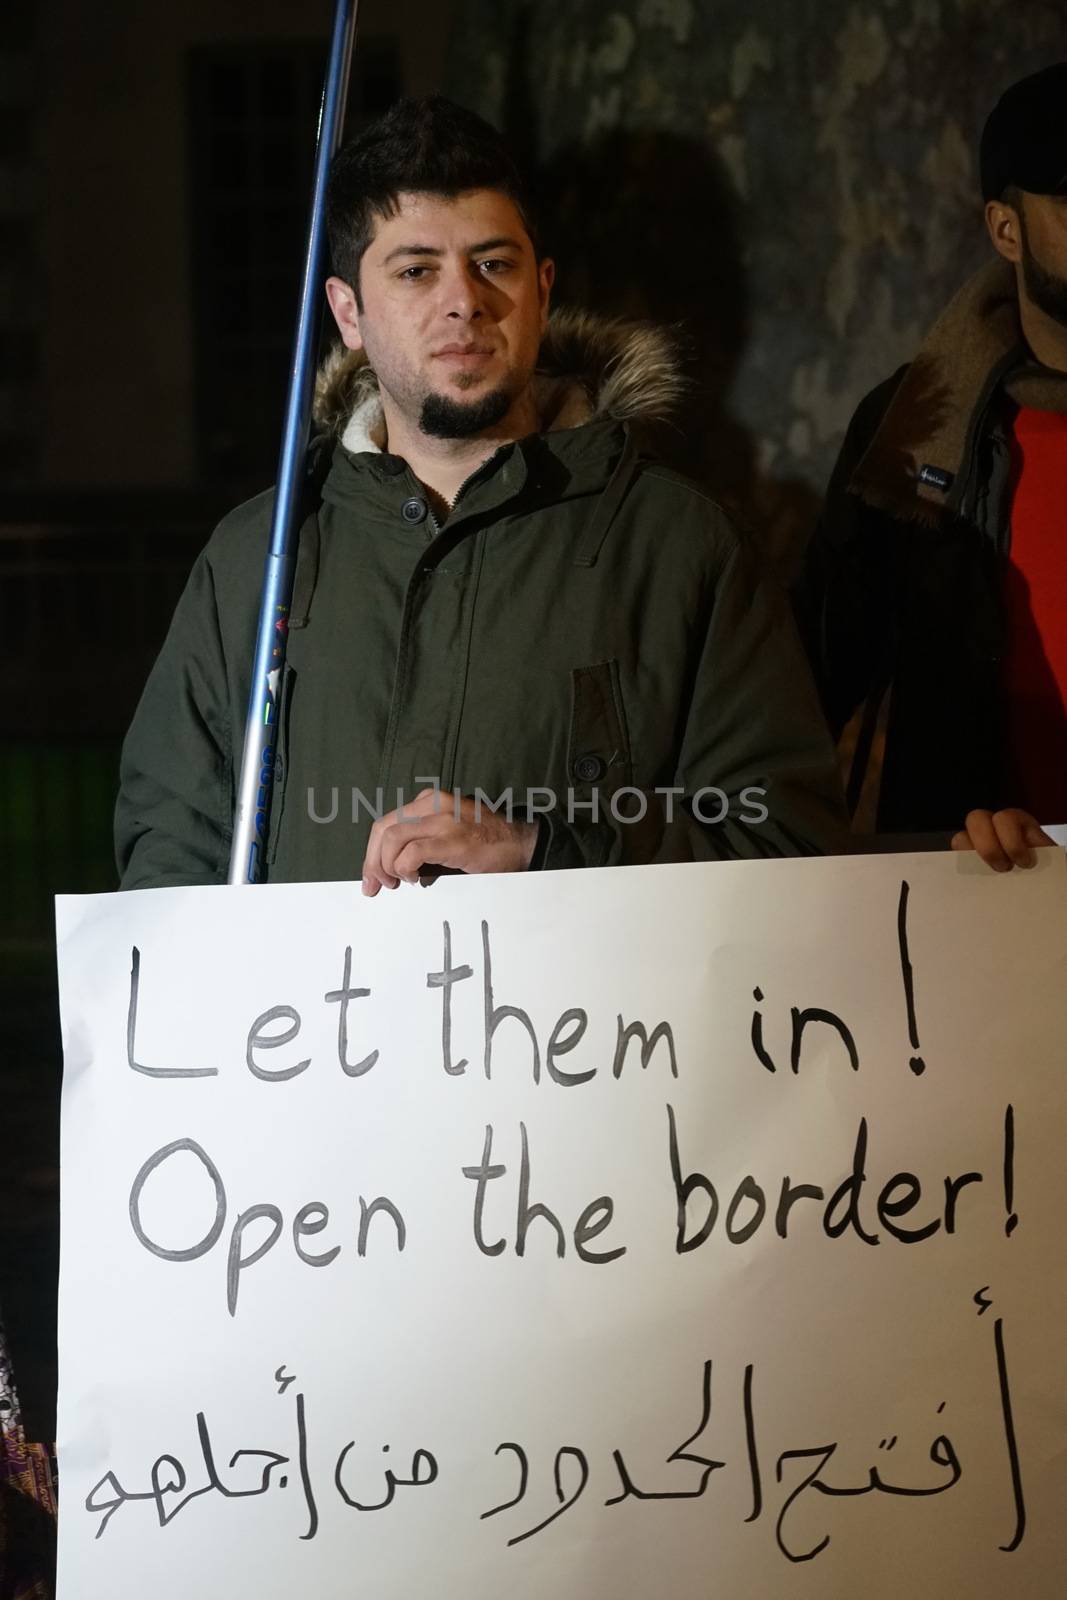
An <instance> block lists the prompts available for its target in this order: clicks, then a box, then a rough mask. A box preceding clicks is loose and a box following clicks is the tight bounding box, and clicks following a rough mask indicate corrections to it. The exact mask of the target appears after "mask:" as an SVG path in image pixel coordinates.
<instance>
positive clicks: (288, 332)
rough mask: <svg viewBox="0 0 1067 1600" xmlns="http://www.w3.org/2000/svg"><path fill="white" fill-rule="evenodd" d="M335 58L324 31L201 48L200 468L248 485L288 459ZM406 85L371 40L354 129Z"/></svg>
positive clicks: (209, 475) (197, 197) (196, 173)
mask: <svg viewBox="0 0 1067 1600" xmlns="http://www.w3.org/2000/svg"><path fill="white" fill-rule="evenodd" d="M325 64H326V47H325V45H324V43H323V42H322V41H321V40H315V41H308V40H291V41H277V40H275V41H271V42H269V43H264V44H261V45H258V46H249V45H247V44H242V45H240V46H237V45H233V46H230V45H224V46H215V45H212V46H207V47H203V48H198V49H196V50H195V51H193V53H192V56H191V61H190V75H189V87H190V119H189V120H190V127H191V130H192V151H191V168H192V170H191V184H190V203H191V207H192V226H191V239H192V252H193V255H192V268H193V308H194V326H195V336H196V393H197V438H198V446H199V463H200V471H201V475H202V477H203V478H204V479H206V480H207V481H208V482H211V483H217V484H226V485H227V486H229V487H231V488H232V489H233V490H234V491H235V492H239V493H240V492H246V491H247V492H252V491H254V490H256V489H259V488H262V487H263V486H264V485H265V484H267V483H269V482H270V481H271V479H272V478H273V476H274V471H275V466H276V462H277V454H278V442H279V436H280V431H281V423H282V414H283V410H284V405H285V390H286V382H287V378H288V366H289V359H290V353H291V346H292V340H293V333H294V329H295V325H296V311H297V294H298V292H299V284H300V271H301V267H302V265H303V256H304V249H305V242H306V241H305V235H306V230H307V222H308V206H309V203H310V197H311V179H312V170H313V162H314V154H315V134H316V130H317V126H318V116H319V104H320V100H321V97H322V81H323V74H324V71H325ZM400 92H401V90H400V68H399V52H398V50H397V46H396V42H395V40H393V39H388V38H383V39H379V40H375V39H374V38H371V39H363V38H361V39H360V42H359V49H358V51H357V52H356V56H355V61H354V65H353V77H352V83H351V86H350V90H349V96H348V120H347V132H348V134H349V135H350V134H351V133H352V132H353V131H355V130H356V129H357V128H358V127H359V125H360V124H361V123H362V122H363V121H365V120H366V119H367V117H368V116H373V115H376V114H377V113H378V112H379V111H381V110H382V109H383V108H384V107H385V106H386V105H388V104H389V103H390V102H391V101H392V100H394V99H395V98H396V97H397V96H398V95H399V93H400Z"/></svg>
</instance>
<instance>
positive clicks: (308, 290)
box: [229, 0, 359, 884]
mask: <svg viewBox="0 0 1067 1600" xmlns="http://www.w3.org/2000/svg"><path fill="white" fill-rule="evenodd" d="M358 11H359V4H358V0H337V4H336V7H335V10H334V18H333V36H332V38H331V41H330V58H329V62H328V64H327V68H326V82H325V84H324V86H323V91H322V108H321V110H320V113H319V131H318V140H317V143H316V148H315V184H314V191H313V194H312V200H311V222H310V225H309V228H308V242H307V253H306V255H305V257H304V276H303V281H302V283H301V287H300V310H299V314H298V317H297V324H296V340H295V342H294V347H293V364H292V370H291V371H290V374H289V394H288V398H287V400H286V407H285V426H284V428H283V431H282V447H281V457H280V460H279V463H278V481H277V486H276V488H275V493H274V511H273V516H272V520H271V530H270V550H269V553H268V555H267V567H266V572H265V574H264V579H263V592H262V597H261V600H260V609H259V625H258V628H257V631H256V654H255V661H254V665H253V667H252V692H251V694H250V696H249V703H248V718H247V721H246V723H245V738H244V750H243V752H242V756H241V776H240V780H239V783H238V787H237V808H236V811H235V813H234V819H233V844H232V846H231V849H230V873H229V882H230V883H234V884H238V883H257V882H258V881H259V879H260V878H261V877H262V876H263V867H264V863H265V855H266V845H267V828H268V825H269V822H270V802H271V791H272V789H273V786H274V760H275V753H276V752H275V740H276V737H277V712H278V696H279V693H280V691H281V681H282V674H283V671H284V668H285V650H286V643H287V628H288V622H289V606H290V603H291V601H292V596H293V572H294V569H295V566H296V542H297V538H298V536H299V534H298V529H297V526H296V523H297V518H298V516H299V514H300V503H301V489H302V486H303V477H304V469H305V459H306V456H307V442H308V433H309V430H310V426H311V400H312V394H313V392H314V381H315V358H316V355H317V351H318V334H319V319H320V316H321V314H322V276H323V271H322V269H323V263H324V260H325V253H326V248H325V247H326V224H325V208H326V181H327V178H328V176H329V170H330V161H331V159H332V157H333V155H334V152H335V151H336V149H337V145H338V143H339V141H340V137H341V128H342V125H343V123H344V115H345V99H346V97H347V94H348V78H349V70H350V67H351V62H352V42H353V40H354V38H355V32H356V16H357V13H358Z"/></svg>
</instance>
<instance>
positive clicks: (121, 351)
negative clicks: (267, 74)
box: [28, 0, 450, 489]
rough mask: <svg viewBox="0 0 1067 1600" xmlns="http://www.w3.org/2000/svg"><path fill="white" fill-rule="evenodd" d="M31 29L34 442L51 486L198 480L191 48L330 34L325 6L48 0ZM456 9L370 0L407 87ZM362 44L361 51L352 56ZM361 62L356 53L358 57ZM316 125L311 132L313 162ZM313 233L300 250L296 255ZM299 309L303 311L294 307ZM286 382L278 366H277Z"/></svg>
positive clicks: (434, 67)
mask: <svg viewBox="0 0 1067 1600" xmlns="http://www.w3.org/2000/svg"><path fill="white" fill-rule="evenodd" d="M44 9H46V10H47V13H48V15H47V26H46V27H44V26H42V27H41V28H40V29H39V31H38V40H37V46H36V50H37V54H36V61H35V67H34V71H35V73H36V75H37V77H38V81H37V83H36V84H35V85H34V90H35V93H34V98H35V99H36V101H37V103H38V106H39V112H38V118H39V144H38V148H39V169H38V170H39V174H40V189H41V193H40V204H39V212H40V219H41V222H40V227H41V258H42V263H43V265H42V272H41V279H40V293H41V297H42V301H43V317H42V323H43V328H42V352H41V363H42V380H41V390H42V395H43V401H42V407H43V411H42V417H41V440H42V443H41V449H40V453H39V456H38V459H37V461H36V463H35V464H34V472H33V475H32V477H30V478H29V479H28V481H34V480H36V481H40V482H43V483H47V484H48V485H49V486H50V487H64V486H69V487H75V488H86V489H92V488H97V487H104V486H114V485H125V486H130V487H133V486H143V487H156V486H161V487H162V486H166V487H173V486H181V485H188V484H192V483H195V482H196V481H197V477H198V473H199V461H198V451H197V439H196V420H195V402H194V396H195V379H196V350H195V328H194V308H193V305H192V282H191V260H190V236H191V217H190V208H191V205H192V203H193V199H192V196H191V194H190V191H189V171H190V150H191V130H190V127H189V125H188V93H187V81H188V62H189V53H190V51H192V50H194V49H195V48H197V47H202V46H204V45H210V44H221V43H226V42H236V43H240V42H241V41H248V42H249V43H250V44H261V43H262V42H263V41H265V40H270V39H282V40H314V39H320V40H323V41H325V40H326V39H327V38H328V36H329V31H330V23H331V18H332V13H333V7H332V5H331V4H330V3H329V0H257V3H256V4H255V5H250V4H248V0H181V3H180V4H178V5H163V4H155V3H152V4H145V3H144V0H108V5H107V6H106V7H105V8H104V9H103V10H101V8H99V7H94V6H89V5H86V4H84V0H51V3H50V5H49V6H48V7H47V8H44ZM449 11H450V6H449V4H447V3H443V4H438V5H435V6H434V7H433V8H432V9H431V8H429V7H427V6H426V5H425V4H424V3H420V0H363V4H362V6H361V8H360V36H361V38H363V39H365V40H373V39H375V38H377V39H381V38H382V37H390V38H392V39H394V40H395V41H396V45H397V49H398V52H399V55H400V59H401V69H402V82H403V85H404V87H406V88H407V89H408V90H410V91H412V92H416V93H418V92H422V91H424V90H426V89H428V88H431V87H436V86H437V74H438V69H439V62H440V60H441V58H442V55H443V52H444V46H445V37H446V33H447V27H448V16H449ZM358 48H359V47H358V45H357V52H358ZM357 60H358V56H357ZM313 148H314V127H313V126H312V127H311V128H309V130H308V161H309V162H310V154H311V151H313ZM302 247H303V239H302V237H301V238H298V239H297V240H296V241H295V249H296V252H297V256H299V253H300V251H301V250H302ZM293 314H294V315H295V303H294V306H293ZM282 380H283V384H282V386H283V387H284V371H283V373H282Z"/></svg>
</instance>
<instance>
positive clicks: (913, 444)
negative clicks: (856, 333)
mask: <svg viewBox="0 0 1067 1600" xmlns="http://www.w3.org/2000/svg"><path fill="white" fill-rule="evenodd" d="M998 389H1002V390H1003V392H1004V393H1005V394H1006V395H1007V397H1008V399H1009V400H1010V401H1013V402H1014V403H1015V404H1016V405H1024V406H1036V407H1037V408H1038V409H1039V410H1042V411H1058V412H1060V413H1067V376H1065V375H1064V374H1063V373H1061V372H1054V371H1052V370H1051V369H1050V368H1048V367H1042V366H1040V365H1039V364H1038V363H1037V362H1036V361H1035V360H1034V359H1033V357H1032V356H1031V355H1030V353H1029V351H1028V349H1027V346H1026V343H1025V341H1024V339H1023V332H1022V326H1021V324H1020V321H1019V306H1018V296H1017V291H1016V286H1015V274H1014V271H1013V270H1012V268H1011V267H1010V266H1009V265H1008V263H1007V262H1006V261H1002V260H1000V259H999V257H998V259H997V260H995V261H991V262H989V263H988V264H987V265H986V266H985V267H983V268H982V269H981V270H980V271H979V272H977V273H975V275H974V276H973V277H972V278H971V279H969V280H968V282H967V283H965V284H964V286H963V288H962V289H960V291H959V292H958V294H957V295H956V296H955V298H954V299H953V300H952V301H951V302H950V303H949V305H948V307H947V308H946V309H945V311H944V312H943V313H942V315H941V316H940V318H939V319H938V321H937V322H936V323H935V324H934V326H933V328H932V329H931V330H930V332H929V334H928V335H927V337H926V339H925V341H924V343H923V345H922V348H921V349H920V350H919V352H918V354H917V355H916V357H915V359H914V361H912V363H911V365H910V366H909V367H908V368H907V370H906V372H905V373H904V375H903V377H902V378H901V381H900V383H899V384H898V386H897V388H896V390H895V392H894V394H893V397H892V399H891V401H890V403H889V405H888V408H887V409H886V411H885V414H884V416H883V417H882V419H881V421H880V423H879V424H878V426H877V428H876V430H875V432H874V435H873V437H872V438H871V440H870V442H869V444H868V445H867V448H866V450H865V451H864V453H863V455H862V457H861V458H860V461H859V463H858V465H857V466H856V468H855V470H854V472H853V474H852V477H851V480H850V482H849V485H848V487H849V491H850V493H852V494H854V495H856V496H857V497H858V498H859V499H860V500H862V501H864V502H865V504H867V505H869V506H871V507H873V508H874V509H875V510H878V511H887V512H889V514H890V515H891V516H894V517H899V518H901V519H902V520H904V521H907V522H916V523H921V524H926V525H927V526H931V527H938V526H939V525H940V524H941V523H942V521H943V520H944V519H945V518H946V517H948V516H951V515H954V514H956V513H957V512H959V511H960V509H961V504H962V500H963V495H964V491H965V489H966V488H967V485H968V483H969V482H970V478H971V467H972V464H973V458H974V451H975V449H976V446H977V442H978V440H979V438H980V437H981V432H982V426H983V418H984V416H985V413H986V410H987V408H988V406H989V403H990V400H991V398H992V396H993V395H994V394H995V393H996V392H997V391H998Z"/></svg>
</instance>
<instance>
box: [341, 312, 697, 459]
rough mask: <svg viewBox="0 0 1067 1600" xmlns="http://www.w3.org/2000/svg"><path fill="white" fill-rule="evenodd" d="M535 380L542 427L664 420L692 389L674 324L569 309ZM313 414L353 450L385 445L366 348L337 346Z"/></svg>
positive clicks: (551, 327)
mask: <svg viewBox="0 0 1067 1600" xmlns="http://www.w3.org/2000/svg"><path fill="white" fill-rule="evenodd" d="M534 385H535V394H536V398H537V404H538V411H539V413H540V417H541V429H542V431H543V432H549V431H552V430H555V429H557V428H576V427H579V426H581V424H582V423H585V422H590V421H593V420H596V419H599V418H610V419H611V420H613V421H616V422H663V421H666V420H668V419H669V418H670V417H671V415H672V414H673V412H674V411H675V410H676V408H677V407H678V405H679V403H680V401H681V400H682V397H683V395H684V394H685V390H686V380H685V378H684V376H683V374H682V370H681V362H680V359H679V354H678V349H677V346H676V343H675V340H674V338H673V337H672V335H671V333H670V332H669V331H668V330H667V329H665V328H660V327H656V326H654V325H653V324H651V323H644V322H625V321H622V320H621V319H617V318H607V317H598V316H594V315H593V314H591V313H590V312H585V311H572V310H567V309H563V310H558V311H553V312H552V314H551V316H550V317H549V321H548V327H547V329H546V331H545V336H544V339H543V340H542V343H541V352H540V356H539V358H538V364H537V373H536V376H535V378H534ZM314 417H315V421H316V422H317V423H318V425H319V426H320V427H321V428H323V429H325V430H326V431H327V432H328V433H331V434H333V435H334V436H335V437H337V438H339V439H340V440H341V443H342V444H343V445H344V446H345V448H346V449H348V450H351V451H353V452H356V453H358V452H360V451H364V450H372V451H373V450H381V449H382V448H383V445H384V443H385V435H384V427H383V418H382V407H381V400H380V399H379V396H378V379H377V377H376V375H375V373H374V371H373V370H372V368H371V367H370V366H369V364H368V362H367V358H366V356H365V354H364V353H363V351H362V350H346V349H345V348H344V347H343V346H341V345H338V346H337V347H336V349H334V350H332V351H331V352H330V354H329V355H328V356H327V357H326V360H325V361H324V362H323V364H322V366H321V368H320V369H319V373H318V377H317V379H316V383H315V408H314Z"/></svg>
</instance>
